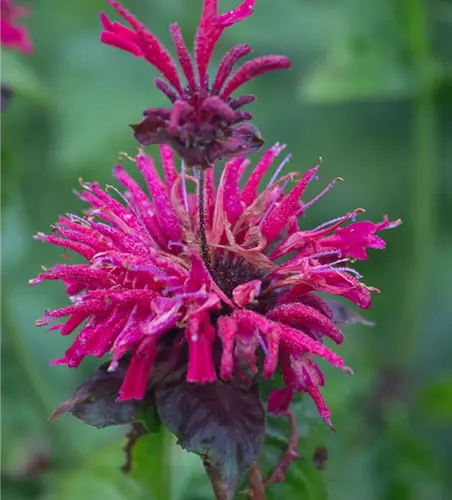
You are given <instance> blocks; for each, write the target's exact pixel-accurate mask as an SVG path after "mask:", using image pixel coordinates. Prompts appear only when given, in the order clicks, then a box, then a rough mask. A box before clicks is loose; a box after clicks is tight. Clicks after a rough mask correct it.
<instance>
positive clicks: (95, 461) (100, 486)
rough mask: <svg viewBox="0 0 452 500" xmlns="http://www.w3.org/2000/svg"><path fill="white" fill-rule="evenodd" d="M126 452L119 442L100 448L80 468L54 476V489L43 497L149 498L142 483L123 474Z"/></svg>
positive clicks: (55, 499)
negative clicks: (121, 468)
mask: <svg viewBox="0 0 452 500" xmlns="http://www.w3.org/2000/svg"><path fill="white" fill-rule="evenodd" d="M123 461H124V455H123V452H122V450H121V445H120V443H119V442H118V441H115V442H114V443H111V444H109V445H108V446H106V447H105V448H102V449H97V450H96V452H95V453H94V454H93V455H92V456H89V457H84V461H83V463H82V465H81V467H79V468H70V469H66V470H64V471H62V472H60V473H59V474H58V475H56V476H54V478H53V481H52V486H53V487H52V489H51V490H50V492H49V494H48V495H47V496H46V497H45V499H44V500H60V499H62V498H64V499H65V500H80V499H81V498H86V499H92V498H98V499H104V498H108V500H150V499H152V498H153V497H150V496H149V494H148V493H147V492H146V491H145V490H144V488H143V486H142V485H140V484H139V483H138V482H136V481H135V480H134V479H133V478H131V477H129V476H126V475H124V474H123V473H122V472H121V470H120V467H121V464H122V462H123Z"/></svg>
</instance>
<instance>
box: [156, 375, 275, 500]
mask: <svg viewBox="0 0 452 500" xmlns="http://www.w3.org/2000/svg"><path fill="white" fill-rule="evenodd" d="M155 396H156V404H157V411H158V413H159V416H160V419H161V421H162V422H163V424H164V425H165V426H166V427H167V428H168V429H169V430H170V431H171V432H173V433H174V434H175V435H176V436H177V438H178V442H179V444H180V445H181V446H182V447H183V448H185V449H186V450H188V451H190V452H193V453H196V454H197V455H199V456H201V457H202V459H203V463H204V466H205V468H206V471H207V473H208V474H209V477H210V480H211V482H212V486H213V488H214V491H215V494H216V497H217V498H218V499H230V498H233V496H234V492H235V490H236V488H237V486H238V484H239V482H240V480H241V478H242V477H243V475H244V473H245V472H246V471H247V470H248V468H249V467H250V466H251V464H252V463H253V462H254V461H255V460H256V459H257V457H258V454H259V451H260V448H261V444H262V441H263V439H264V436H265V427H266V421H265V410H264V407H263V405H262V402H261V399H260V395H259V391H258V388H257V385H253V386H251V387H244V386H239V385H238V384H234V383H232V384H229V383H223V382H221V381H216V382H211V383H208V384H191V383H188V382H185V381H184V382H180V383H174V384H167V385H161V386H159V387H156V391H155Z"/></svg>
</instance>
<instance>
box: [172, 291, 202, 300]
mask: <svg viewBox="0 0 452 500" xmlns="http://www.w3.org/2000/svg"><path fill="white" fill-rule="evenodd" d="M192 298H193V299H208V298H209V296H208V295H207V294H206V293H203V292H187V293H181V294H179V295H176V296H174V297H173V299H175V300H180V299H192Z"/></svg>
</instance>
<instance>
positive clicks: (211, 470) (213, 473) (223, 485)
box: [203, 458, 234, 500]
mask: <svg viewBox="0 0 452 500" xmlns="http://www.w3.org/2000/svg"><path fill="white" fill-rule="evenodd" d="M203 465H204V468H205V470H206V472H207V475H208V476H209V479H210V482H211V484H212V488H213V492H214V494H215V499H216V500H232V499H233V498H234V489H233V488H231V485H230V483H229V481H227V480H226V479H225V478H224V477H223V475H222V473H221V469H220V468H219V467H217V466H216V465H215V464H213V463H212V462H210V460H209V459H207V458H206V459H204V460H203Z"/></svg>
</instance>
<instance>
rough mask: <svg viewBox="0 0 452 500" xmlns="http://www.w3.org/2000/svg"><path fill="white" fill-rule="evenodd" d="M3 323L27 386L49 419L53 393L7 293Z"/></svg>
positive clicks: (4, 301) (3, 299) (3, 308)
mask: <svg viewBox="0 0 452 500" xmlns="http://www.w3.org/2000/svg"><path fill="white" fill-rule="evenodd" d="M2 323H3V326H4V328H3V332H4V333H5V335H7V336H8V340H9V342H10V344H11V348H12V350H13V353H14V356H15V357H16V360H17V363H18V365H19V367H20V370H21V372H22V373H23V374H24V376H25V378H26V380H27V386H28V387H29V388H30V390H31V393H32V394H33V396H34V398H35V400H36V403H37V405H38V408H39V409H40V410H41V412H42V414H43V416H44V417H45V419H46V420H47V419H48V418H49V416H50V414H51V413H52V409H53V400H52V395H51V394H50V392H49V390H48V389H47V386H46V383H45V381H44V380H43V378H42V377H41V374H40V373H39V371H38V370H37V369H36V364H35V362H34V360H33V358H32V357H31V355H30V351H29V350H28V348H27V346H26V345H25V342H24V341H23V339H22V334H21V332H20V330H19V329H18V327H17V325H16V322H15V320H14V315H13V313H12V310H11V307H10V304H9V302H8V300H7V299H6V297H5V294H3V295H2Z"/></svg>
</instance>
